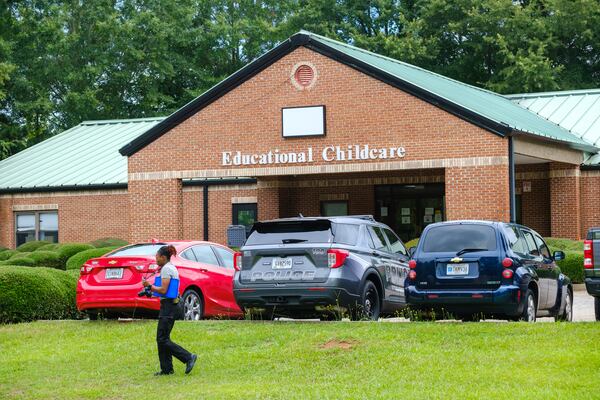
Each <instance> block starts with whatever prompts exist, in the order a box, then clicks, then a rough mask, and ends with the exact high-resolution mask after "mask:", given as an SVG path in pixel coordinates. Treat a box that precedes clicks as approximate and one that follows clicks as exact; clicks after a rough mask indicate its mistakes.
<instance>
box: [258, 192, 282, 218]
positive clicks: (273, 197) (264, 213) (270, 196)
mask: <svg viewBox="0 0 600 400" xmlns="http://www.w3.org/2000/svg"><path fill="white" fill-rule="evenodd" d="M257 200H258V202H257V207H258V220H259V221H264V220H266V219H273V218H279V206H280V204H279V188H277V187H260V186H259V187H258V190H257Z"/></svg>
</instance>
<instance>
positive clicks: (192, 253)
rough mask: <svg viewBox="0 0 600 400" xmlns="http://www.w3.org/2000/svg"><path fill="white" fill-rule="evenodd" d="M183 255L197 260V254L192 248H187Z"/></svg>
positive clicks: (187, 258)
mask: <svg viewBox="0 0 600 400" xmlns="http://www.w3.org/2000/svg"><path fill="white" fill-rule="evenodd" d="M181 257H182V258H185V259H186V260H190V261H194V262H196V256H195V255H194V251H193V250H192V249H187V250H186V251H184V252H183V253H181Z"/></svg>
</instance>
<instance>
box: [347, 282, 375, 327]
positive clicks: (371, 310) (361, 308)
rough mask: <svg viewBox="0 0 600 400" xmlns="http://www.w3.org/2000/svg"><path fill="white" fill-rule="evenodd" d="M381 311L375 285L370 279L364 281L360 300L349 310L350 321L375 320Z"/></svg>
mask: <svg viewBox="0 0 600 400" xmlns="http://www.w3.org/2000/svg"><path fill="white" fill-rule="evenodd" d="M380 313H381V301H380V298H379V292H378V291H377V287H376V286H375V284H374V283H373V282H371V281H366V282H365V286H364V287H363V290H362V296H361V302H360V304H357V305H356V306H355V307H353V308H352V309H351V310H350V319H351V320H352V321H361V320H371V321H377V320H378V319H379V314H380Z"/></svg>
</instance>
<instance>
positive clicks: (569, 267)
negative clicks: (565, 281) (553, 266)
mask: <svg viewBox="0 0 600 400" xmlns="http://www.w3.org/2000/svg"><path fill="white" fill-rule="evenodd" d="M565 256H566V258H565V259H564V260H560V261H558V262H557V264H558V266H559V267H560V269H561V271H562V273H563V274H565V275H567V276H568V277H569V278H571V281H572V282H573V283H583V281H584V271H583V251H572V250H571V251H569V250H567V251H565Z"/></svg>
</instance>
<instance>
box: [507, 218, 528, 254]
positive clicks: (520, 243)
mask: <svg viewBox="0 0 600 400" xmlns="http://www.w3.org/2000/svg"><path fill="white" fill-rule="evenodd" d="M503 231H504V236H505V237H506V240H507V241H508V246H509V247H510V248H511V249H512V251H513V252H515V253H516V254H518V255H521V256H526V255H527V253H529V249H528V247H527V243H526V242H525V238H524V237H523V235H521V231H519V230H518V229H517V227H516V226H510V225H503Z"/></svg>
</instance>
